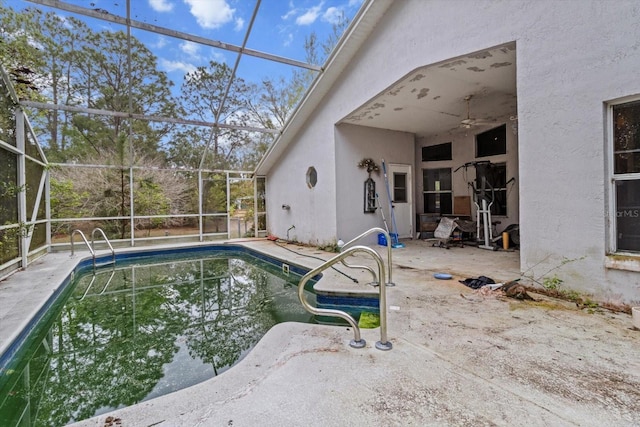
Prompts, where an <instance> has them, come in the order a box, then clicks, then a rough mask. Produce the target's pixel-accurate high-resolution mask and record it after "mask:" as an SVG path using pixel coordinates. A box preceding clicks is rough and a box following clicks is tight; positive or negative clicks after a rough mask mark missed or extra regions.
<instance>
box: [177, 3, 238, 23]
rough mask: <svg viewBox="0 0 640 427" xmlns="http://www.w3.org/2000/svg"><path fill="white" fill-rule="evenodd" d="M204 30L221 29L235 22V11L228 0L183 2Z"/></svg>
mask: <svg viewBox="0 0 640 427" xmlns="http://www.w3.org/2000/svg"><path fill="white" fill-rule="evenodd" d="M183 1H184V2H185V4H187V5H189V7H190V8H191V9H190V12H191V14H192V15H193V16H194V17H195V18H196V20H197V21H198V25H200V26H201V27H202V28H210V29H215V28H220V27H221V26H223V25H224V24H226V23H228V22H230V21H232V20H233V14H234V13H235V11H236V10H235V9H231V7H230V6H229V3H227V1H226V0H207V1H204V0H183Z"/></svg>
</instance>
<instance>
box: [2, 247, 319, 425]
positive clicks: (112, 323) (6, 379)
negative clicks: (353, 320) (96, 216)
mask: <svg viewBox="0 0 640 427" xmlns="http://www.w3.org/2000/svg"><path fill="white" fill-rule="evenodd" d="M304 273H305V271H304V270H303V269H301V268H299V267H297V266H295V265H289V264H284V263H282V261H278V260H274V259H270V258H268V257H266V256H264V255H261V254H259V253H254V252H253V251H249V250H248V249H246V248H243V247H240V246H237V247H235V246H231V245H219V246H208V247H200V248H189V249H184V250H172V251H148V252H144V253H141V254H122V255H119V256H118V258H117V261H116V264H115V266H113V265H111V266H102V267H100V268H99V269H98V270H97V272H96V274H95V275H94V274H93V270H92V268H91V261H90V260H89V261H85V262H82V263H80V265H79V266H78V268H77V269H76V270H75V271H74V273H73V274H72V277H69V279H68V282H69V283H68V285H66V286H63V287H61V288H60V291H59V293H58V294H57V295H55V296H54V297H52V300H50V302H49V303H48V304H47V307H45V308H44V310H43V313H42V318H41V319H40V320H39V321H37V322H36V323H35V324H33V325H32V328H31V332H30V333H29V334H28V335H25V336H23V337H21V339H20V341H22V342H21V343H19V344H16V345H14V346H13V348H12V349H11V351H10V352H9V351H8V352H6V353H8V354H9V355H10V357H8V356H7V355H6V354H5V355H2V358H0V372H1V374H2V375H0V425H3V426H13V425H47V426H49V425H64V424H67V423H69V422H72V421H78V420H81V419H86V418H89V417H91V416H94V415H99V414H101V413H104V412H108V411H110V410H112V409H115V408H120V407H124V406H129V405H132V404H134V403H137V402H140V401H143V400H148V399H151V398H154V397H157V396H160V395H163V394H166V393H170V392H172V391H175V390H178V389H182V388H185V387H189V386H191V385H193V384H196V383H199V382H201V381H204V380H206V379H208V378H211V377H213V376H215V375H219V374H221V373H222V372H224V371H225V370H227V369H229V367H231V366H233V365H234V364H235V363H237V362H238V361H239V360H241V359H242V358H243V357H244V355H246V354H247V352H249V351H250V350H251V348H253V346H254V345H255V344H256V343H257V342H258V340H259V339H260V338H261V337H262V336H263V335H264V333H266V331H268V330H269V329H270V328H271V327H272V326H273V325H275V324H276V323H280V322H285V321H298V322H313V317H312V315H311V314H309V313H307V312H306V311H305V310H304V309H303V308H302V306H301V304H300V302H299V301H298V298H297V284H298V282H299V281H300V277H301V275H302V274H304ZM307 297H308V298H309V299H310V300H312V301H313V299H314V297H315V296H314V295H313V294H310V295H307Z"/></svg>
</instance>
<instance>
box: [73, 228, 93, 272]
mask: <svg viewBox="0 0 640 427" xmlns="http://www.w3.org/2000/svg"><path fill="white" fill-rule="evenodd" d="M76 234H79V235H80V237H82V240H83V241H84V244H85V245H87V248H88V249H89V252H91V257H92V258H93V268H94V269H95V268H96V252H95V251H94V250H93V247H92V246H91V245H90V244H89V241H88V240H87V238H86V236H85V235H84V233H83V232H82V230H79V229H77V228H76V229H75V230H73V232H72V233H71V237H70V240H71V256H73V252H74V248H73V236H75V235H76Z"/></svg>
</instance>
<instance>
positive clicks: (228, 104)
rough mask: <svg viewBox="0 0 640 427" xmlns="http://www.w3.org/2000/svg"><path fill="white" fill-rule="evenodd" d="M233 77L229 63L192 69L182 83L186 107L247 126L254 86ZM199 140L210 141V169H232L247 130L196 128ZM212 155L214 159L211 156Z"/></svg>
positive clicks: (201, 116)
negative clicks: (249, 99)
mask: <svg viewBox="0 0 640 427" xmlns="http://www.w3.org/2000/svg"><path fill="white" fill-rule="evenodd" d="M230 80H231V69H230V68H229V67H228V66H227V65H226V64H221V63H218V62H215V61H210V62H209V65H208V66H206V67H205V66H201V67H198V68H197V69H196V70H195V71H193V72H191V73H188V74H187V75H185V77H184V82H183V83H182V108H183V110H184V111H185V113H186V115H187V117H189V118H192V119H195V120H201V121H207V122H211V123H216V122H217V123H224V124H228V125H235V126H246V125H247V124H248V123H249V120H250V116H249V114H248V105H249V101H248V98H249V96H250V94H251V87H250V86H249V85H247V84H246V83H245V81H244V80H243V79H241V78H235V79H234V80H233V83H232V84H231V86H230V87H229V90H228V92H227V86H228V84H229V81H230ZM225 95H226V96H225ZM191 134H192V135H193V136H195V139H196V140H200V141H207V143H206V148H205V149H206V150H207V152H206V153H204V154H205V156H206V157H205V161H206V162H207V163H206V166H207V167H208V168H209V169H229V168H230V166H231V165H232V164H233V163H234V156H235V154H236V153H235V151H236V150H239V149H240V148H241V147H242V146H244V145H246V144H247V142H248V140H247V137H246V133H244V132H243V131H239V130H234V129H224V128H212V129H194V130H193V131H192V133H191ZM209 159H210V160H209Z"/></svg>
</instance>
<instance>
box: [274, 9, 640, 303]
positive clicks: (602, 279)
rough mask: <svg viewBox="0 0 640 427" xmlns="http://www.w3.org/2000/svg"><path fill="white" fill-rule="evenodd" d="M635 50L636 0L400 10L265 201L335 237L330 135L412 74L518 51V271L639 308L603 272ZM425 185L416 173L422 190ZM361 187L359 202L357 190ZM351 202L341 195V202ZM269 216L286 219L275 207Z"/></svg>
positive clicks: (636, 283)
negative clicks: (616, 123)
mask: <svg viewBox="0 0 640 427" xmlns="http://www.w3.org/2000/svg"><path fill="white" fill-rule="evenodd" d="M639 40H640V4H638V3H637V2H635V1H616V2H615V5H612V3H611V2H602V1H586V0H575V1H570V0H566V1H555V0H549V1H544V0H535V1H516V0H512V1H478V0H469V1H464V0H458V1H455V2H452V1H447V0H433V1H425V0H403V1H397V2H394V3H393V5H392V6H391V7H390V9H389V10H388V11H387V13H386V15H385V16H384V17H383V19H382V21H381V22H379V23H378V25H377V27H376V29H375V30H374V32H373V33H372V34H371V36H370V37H369V38H368V39H367V41H366V42H365V43H364V45H363V46H362V47H361V48H360V50H359V52H358V53H357V54H356V55H355V57H354V58H353V59H352V61H351V63H350V65H349V67H348V68H347V70H346V71H345V72H344V73H343V75H342V77H341V79H340V81H339V82H338V83H337V84H336V85H334V89H333V90H332V92H331V94H330V95H329V98H328V100H327V102H326V103H325V104H324V105H323V106H322V108H320V109H319V111H318V114H317V115H316V116H314V118H313V120H312V121H311V122H310V123H309V124H308V128H307V129H306V130H305V132H304V134H303V135H300V138H299V144H298V145H297V146H296V147H295V148H292V149H291V150H290V151H291V152H290V153H288V154H287V155H286V157H285V158H283V159H282V160H281V162H280V165H279V167H278V170H277V171H274V172H273V173H271V174H270V176H269V177H268V187H267V188H268V190H269V189H274V190H275V189H277V190H275V191H276V193H275V197H274V194H269V203H271V204H272V205H271V206H272V207H273V205H274V204H275V205H279V204H280V203H284V202H285V201H286V203H289V201H290V200H295V205H294V204H293V202H291V203H292V209H291V212H290V213H288V214H289V215H290V214H293V213H294V212H297V211H298V209H301V210H303V211H305V212H307V213H309V214H312V213H313V216H309V223H312V222H314V221H315V222H316V224H317V225H315V224H309V227H310V230H311V227H318V228H319V229H314V230H313V231H309V233H308V235H309V236H311V237H315V238H320V237H324V236H327V237H331V236H335V235H337V231H338V226H337V225H336V220H337V218H338V214H337V213H336V209H339V203H338V202H339V200H338V196H337V194H338V190H337V189H336V183H337V182H338V181H337V179H338V177H340V175H341V174H340V173H338V172H337V171H336V170H335V169H334V165H335V164H336V160H337V158H336V154H337V151H336V147H335V146H334V145H333V144H334V141H335V136H334V125H335V124H336V123H337V122H339V120H340V119H341V118H342V117H344V116H345V115H347V114H349V113H350V112H351V111H353V110H354V109H355V108H357V107H358V106H360V105H362V104H363V103H364V102H366V101H367V100H368V99H370V98H371V97H372V96H373V95H375V94H377V93H380V92H381V91H383V90H384V89H385V88H387V87H388V86H389V85H390V84H392V83H393V82H395V81H397V80H398V79H400V78H401V77H403V76H404V75H406V73H407V72H409V71H411V70H413V69H416V68H418V67H420V66H424V65H428V64H434V63H437V62H440V61H444V60H447V59H449V58H454V57H456V56H460V55H464V54H468V53H471V52H475V51H479V50H482V49H486V48H488V47H492V46H496V45H500V44H503V43H507V42H512V41H515V42H516V52H517V93H518V117H519V120H518V162H519V171H518V178H519V179H518V190H519V196H520V200H519V203H520V207H519V216H520V218H519V222H520V235H521V242H522V243H521V269H522V271H523V273H524V274H525V275H527V276H529V277H532V278H534V279H536V280H538V281H540V282H542V280H543V279H544V278H545V277H551V276H553V275H557V276H558V277H559V278H561V279H562V280H564V285H565V286H567V287H568V288H573V289H578V290H582V291H586V292H592V293H593V294H594V295H595V296H596V297H598V298H606V299H610V300H614V301H616V300H620V301H627V302H628V301H640V277H639V276H638V273H632V272H628V271H620V270H611V269H607V268H605V259H606V251H607V245H606V242H607V230H608V227H607V224H608V223H607V215H608V213H607V200H608V193H607V191H608V190H609V187H608V185H609V184H608V177H607V175H606V169H605V165H606V164H607V161H608V155H609V154H608V153H609V151H608V150H609V147H608V145H607V141H606V131H607V127H606V124H605V103H606V102H607V101H609V100H613V99H617V98H620V97H624V96H629V95H635V94H640V79H638V77H637V70H638V64H640V41H639ZM338 135H340V132H338ZM339 151H340V152H341V153H342V151H345V150H343V148H342V147H341V148H340V149H339ZM349 155H350V156H351V157H354V156H355V157H357V155H356V154H355V153H350V154H349ZM371 157H374V154H373V153H372V154H371ZM377 157H381V156H377ZM350 161H352V160H350ZM312 163H315V164H316V165H320V167H319V168H318V172H319V185H320V182H322V186H321V187H318V188H316V189H315V190H313V192H310V191H309V190H308V189H306V186H305V184H304V171H306V168H307V167H308V166H309V165H311V164H312ZM316 167H317V166H316ZM341 167H342V164H341ZM349 167H351V168H352V166H349ZM419 176H421V175H418V171H414V178H415V181H416V182H419V179H418V178H419ZM325 180H326V181H325ZM359 181H361V180H359ZM325 183H326V186H325ZM338 183H339V184H340V185H342V183H341V182H338ZM355 187H358V188H357V189H356V188H355ZM285 189H286V190H285ZM354 189H356V190H357V191H356V193H355V194H353V197H354V198H355V199H356V200H358V203H360V199H361V191H362V190H361V188H360V184H359V185H358V186H354ZM325 192H326V193H325ZM349 197H350V196H349V195H348V194H347V192H346V191H345V192H344V193H343V192H340V200H341V201H342V202H344V200H343V199H348V198H349ZM420 200H421V199H420ZM298 205H304V207H302V206H301V207H297V206H298ZM294 206H296V207H295V208H294ZM269 214H270V215H274V214H278V215H280V214H286V213H280V212H274V211H273V208H272V209H270V210H269ZM311 218H313V219H311ZM341 219H342V218H341ZM344 219H345V221H347V224H349V223H351V222H353V221H354V219H353V218H344ZM296 221H299V220H298V219H296ZM270 223H271V224H274V225H275V224H278V225H277V226H276V227H275V230H274V231H275V232H276V233H282V231H283V227H284V225H283V224H287V223H282V222H281V221H280V219H278V220H277V221H275V222H274V221H273V218H271V222H270ZM296 227H298V225H297V224H296ZM340 227H342V226H340ZM345 227H348V225H347V226H345ZM297 230H298V233H299V232H300V228H297ZM340 230H341V231H342V228H341V229H340Z"/></svg>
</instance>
